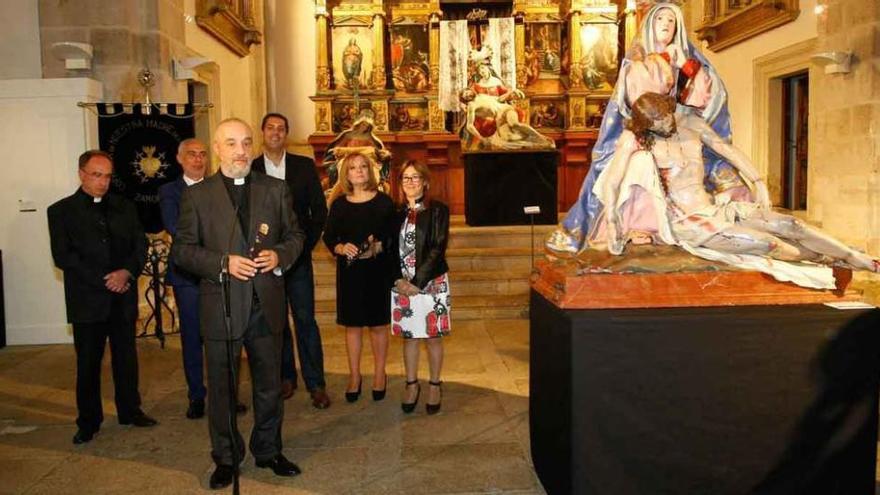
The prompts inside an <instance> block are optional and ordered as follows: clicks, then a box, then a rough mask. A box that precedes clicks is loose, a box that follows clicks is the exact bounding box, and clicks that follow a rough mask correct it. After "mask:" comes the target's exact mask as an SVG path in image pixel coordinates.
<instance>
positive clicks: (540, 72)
mask: <svg viewBox="0 0 880 495" xmlns="http://www.w3.org/2000/svg"><path fill="white" fill-rule="evenodd" d="M525 31H526V46H525V64H526V85H527V86H529V85H532V84H534V83H535V82H537V81H538V80H539V79H559V76H560V74H561V73H562V49H563V46H562V39H563V38H562V25H561V24H560V23H558V22H529V23H526V29H525Z"/></svg>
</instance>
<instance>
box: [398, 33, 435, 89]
mask: <svg viewBox="0 0 880 495" xmlns="http://www.w3.org/2000/svg"><path fill="white" fill-rule="evenodd" d="M389 35H390V44H389V51H390V55H391V57H390V60H391V78H392V80H393V81H394V89H396V90H397V91H400V92H404V93H425V92H427V91H428V89H429V88H430V85H431V84H430V73H431V67H430V64H429V61H428V53H429V48H428V26H427V25H426V24H416V23H399V24H394V25H392V26H391V27H390V28H389Z"/></svg>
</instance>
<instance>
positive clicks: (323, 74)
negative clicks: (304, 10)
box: [315, 0, 330, 93]
mask: <svg viewBox="0 0 880 495" xmlns="http://www.w3.org/2000/svg"><path fill="white" fill-rule="evenodd" d="M328 16H329V14H328V13H327V5H326V3H325V0H317V2H316V5H315V24H316V28H315V29H316V31H315V34H316V39H317V43H316V44H315V50H316V52H315V53H316V59H317V67H316V71H317V73H316V76H315V77H316V79H315V82H316V86H317V88H318V92H319V93H321V92H323V91H330V63H329V62H328V56H327V54H328V53H329V52H330V47H329V46H328V44H327V25H328V22H327V18H328Z"/></svg>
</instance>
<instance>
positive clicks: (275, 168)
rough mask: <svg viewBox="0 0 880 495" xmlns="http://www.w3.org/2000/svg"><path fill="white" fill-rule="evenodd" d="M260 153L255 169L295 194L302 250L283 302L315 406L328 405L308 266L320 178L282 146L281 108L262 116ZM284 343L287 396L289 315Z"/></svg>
mask: <svg viewBox="0 0 880 495" xmlns="http://www.w3.org/2000/svg"><path fill="white" fill-rule="evenodd" d="M262 130H263V154H262V155H261V156H259V157H257V158H256V159H254V163H253V168H254V170H257V171H260V172H265V173H266V174H267V175H271V176H273V177H276V178H278V179H281V180H283V181H285V182H286V183H287V186H288V187H289V188H290V193H291V195H292V196H293V210H294V212H296V217H297V219H298V220H299V222H300V225H301V226H302V228H303V230H305V233H306V242H305V246H304V248H303V254H302V256H300V258H299V259H298V260H297V262H296V264H294V266H293V267H292V268H291V269H290V270H288V272H287V274H286V275H285V285H286V288H287V301H288V303H289V304H290V309H291V310H292V311H293V323H294V326H295V327H296V348H297V351H298V354H299V364H300V368H301V369H302V375H303V381H304V382H305V384H306V389H308V391H309V394H310V395H311V398H312V405H313V406H315V407H316V408H318V409H326V408H328V407H330V397H329V396H328V395H327V392H326V390H325V387H326V383H325V381H324V350H323V349H322V347H321V333H320V331H319V329H318V323H317V322H316V321H315V277H314V273H313V270H312V250H313V249H314V248H315V244H317V243H318V241H319V240H320V239H321V232H322V231H323V230H324V222H325V221H326V220H327V203H326V199H325V198H324V193H323V191H322V190H321V182H320V180H319V179H318V174H317V173H316V172H315V162H314V160H312V159H311V158H307V157H304V156H298V155H292V154H290V153H287V151H286V150H285V149H284V145H285V141H286V140H287V134H288V130H289V128H288V123H287V118H286V117H285V116H284V115H281V114H279V113H269V114H266V116H265V117H263V122H262ZM283 337H284V345H283V347H282V349H281V353H282V354H281V376H282V379H283V381H282V384H281V386H282V393H283V396H284V398H285V399H288V398H290V397H291V396H293V391H294V389H295V388H296V363H295V362H294V358H293V338H292V336H291V332H290V326H289V325H288V324H287V319H285V320H284V333H283Z"/></svg>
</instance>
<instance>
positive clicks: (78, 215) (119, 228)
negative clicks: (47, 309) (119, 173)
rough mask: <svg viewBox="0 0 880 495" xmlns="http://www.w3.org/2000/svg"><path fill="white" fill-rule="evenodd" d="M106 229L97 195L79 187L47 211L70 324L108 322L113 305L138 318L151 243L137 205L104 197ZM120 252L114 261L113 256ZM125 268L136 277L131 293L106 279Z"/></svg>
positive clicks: (110, 196)
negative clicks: (139, 295)
mask: <svg viewBox="0 0 880 495" xmlns="http://www.w3.org/2000/svg"><path fill="white" fill-rule="evenodd" d="M102 202H105V205H104V206H105V208H106V210H105V211H106V228H102V227H101V226H100V224H99V221H98V215H99V213H98V211H97V210H96V207H95V205H94V203H93V200H92V197H91V196H89V195H88V194H86V193H85V192H83V190H82V189H78V190H77V191H76V192H75V193H73V194H72V195H70V196H68V197H66V198H64V199H62V200H60V201H58V202H56V203H54V204H53V205H52V206H50V207H49V208H48V210H46V213H47V216H48V217H49V238H50V243H51V247H52V259H53V260H54V261H55V266H57V267H58V268H59V269H60V270H61V271H63V272H64V301H65V303H66V304H67V321H68V322H69V323H96V322H102V321H107V320H108V318H109V317H110V306H111V304H113V303H114V302H121V303H122V304H123V305H124V306H123V315H124V316H125V318H130V319H135V318H137V282H136V280H137V277H138V276H139V275H140V274H141V270H142V269H143V267H144V262H145V261H146V257H147V239H146V237H145V236H144V230H143V227H141V222H140V219H138V215H137V210H136V209H135V206H134V204H133V203H132V202H131V201H129V200H127V199H125V198H124V197H122V196H118V195H116V194H113V193H107V194H106V195H104V198H103V199H102ZM113 252H116V253H120V256H119V257H118V259H117V260H116V261H117V262H116V263H113V260H112V259H111V256H112V253H113ZM120 268H125V269H126V270H128V271H129V273H131V275H132V276H133V277H134V278H135V280H133V281H132V284H131V288H130V289H129V290H128V292H126V293H125V294H121V295H120V294H116V293H113V292H111V291H110V290H109V289H107V287H106V286H105V285H104V276H105V275H107V274H108V273H110V272H112V271H115V270H118V269H120Z"/></svg>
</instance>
